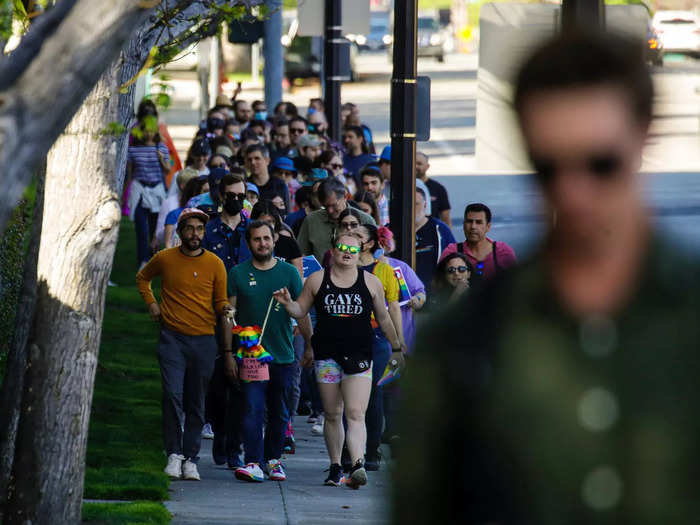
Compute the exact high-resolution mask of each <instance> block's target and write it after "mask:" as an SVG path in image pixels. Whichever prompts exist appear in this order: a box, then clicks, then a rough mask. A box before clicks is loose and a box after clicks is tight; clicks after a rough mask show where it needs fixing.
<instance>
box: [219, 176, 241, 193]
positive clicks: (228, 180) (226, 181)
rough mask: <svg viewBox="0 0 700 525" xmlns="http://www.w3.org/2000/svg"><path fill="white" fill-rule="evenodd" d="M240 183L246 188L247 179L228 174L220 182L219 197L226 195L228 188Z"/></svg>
mask: <svg viewBox="0 0 700 525" xmlns="http://www.w3.org/2000/svg"><path fill="white" fill-rule="evenodd" d="M239 182H241V183H243V185H244V186H245V179H244V178H243V177H241V175H240V174H238V173H227V174H226V175H224V176H223V177H222V178H221V180H220V181H219V195H223V194H224V190H225V189H226V186H230V185H231V184H238V183H239Z"/></svg>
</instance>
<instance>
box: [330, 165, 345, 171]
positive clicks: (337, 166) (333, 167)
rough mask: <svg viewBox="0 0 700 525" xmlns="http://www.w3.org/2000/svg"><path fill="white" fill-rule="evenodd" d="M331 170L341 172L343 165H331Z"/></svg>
mask: <svg viewBox="0 0 700 525" xmlns="http://www.w3.org/2000/svg"><path fill="white" fill-rule="evenodd" d="M331 169H334V170H342V169H343V165H342V164H331Z"/></svg>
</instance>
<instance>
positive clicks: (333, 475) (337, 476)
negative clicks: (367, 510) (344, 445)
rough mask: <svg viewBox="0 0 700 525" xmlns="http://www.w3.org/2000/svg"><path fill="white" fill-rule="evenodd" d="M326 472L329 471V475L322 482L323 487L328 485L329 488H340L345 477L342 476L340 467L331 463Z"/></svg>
mask: <svg viewBox="0 0 700 525" xmlns="http://www.w3.org/2000/svg"><path fill="white" fill-rule="evenodd" d="M328 470H330V473H329V474H328V477H327V478H326V481H324V482H323V484H324V485H328V486H329V487H340V486H341V485H342V484H343V483H345V476H344V475H343V469H342V467H341V466H340V465H338V464H337V463H333V464H332V465H331V467H330V468H329V469H328Z"/></svg>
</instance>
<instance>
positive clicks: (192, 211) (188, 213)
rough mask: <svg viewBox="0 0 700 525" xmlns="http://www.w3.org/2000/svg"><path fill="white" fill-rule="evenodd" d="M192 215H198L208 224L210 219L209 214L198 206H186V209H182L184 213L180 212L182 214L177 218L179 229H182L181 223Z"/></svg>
mask: <svg viewBox="0 0 700 525" xmlns="http://www.w3.org/2000/svg"><path fill="white" fill-rule="evenodd" d="M190 217H197V218H198V219H200V220H202V222H204V224H206V223H207V221H208V220H209V215H207V214H206V213H204V212H203V211H202V210H200V209H198V208H185V209H184V210H182V213H180V216H179V217H178V218H177V227H178V229H180V224H182V223H183V222H185V221H186V220H187V219H189V218H190Z"/></svg>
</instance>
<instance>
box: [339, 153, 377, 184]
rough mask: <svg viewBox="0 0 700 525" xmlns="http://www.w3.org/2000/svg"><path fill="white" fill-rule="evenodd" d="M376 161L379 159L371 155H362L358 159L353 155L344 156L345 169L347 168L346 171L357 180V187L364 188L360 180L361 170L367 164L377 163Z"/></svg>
mask: <svg viewBox="0 0 700 525" xmlns="http://www.w3.org/2000/svg"><path fill="white" fill-rule="evenodd" d="M376 160H377V157H375V156H374V155H372V154H370V153H361V154H359V155H358V156H357V157H353V156H352V155H349V154H347V153H346V154H345V155H343V167H344V168H345V171H347V172H348V174H349V175H352V177H353V178H354V179H355V181H356V182H357V187H358V188H362V181H361V180H359V177H358V175H359V173H360V170H361V169H362V168H363V167H364V165H365V164H368V163H369V162H375V161H376Z"/></svg>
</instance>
